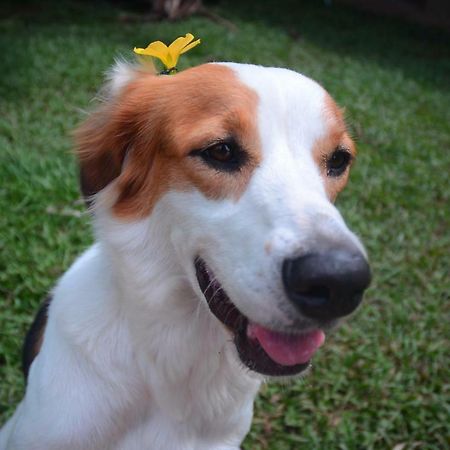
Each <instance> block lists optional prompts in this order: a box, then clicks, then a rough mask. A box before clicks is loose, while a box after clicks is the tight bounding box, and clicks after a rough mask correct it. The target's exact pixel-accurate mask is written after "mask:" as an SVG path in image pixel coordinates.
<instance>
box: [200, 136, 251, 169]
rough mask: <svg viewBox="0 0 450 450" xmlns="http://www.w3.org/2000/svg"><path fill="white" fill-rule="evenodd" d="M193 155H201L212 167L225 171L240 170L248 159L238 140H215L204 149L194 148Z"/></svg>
mask: <svg viewBox="0 0 450 450" xmlns="http://www.w3.org/2000/svg"><path fill="white" fill-rule="evenodd" d="M191 156H199V157H200V158H202V160H203V161H204V162H205V163H206V164H208V166H211V167H212V168H214V169H216V170H220V171H224V172H234V171H237V170H239V169H240V168H241V167H242V165H243V164H244V163H245V161H246V156H247V155H246V153H245V152H244V151H243V150H242V149H241V148H240V147H239V145H238V144H236V142H234V141H232V140H230V141H223V142H215V143H214V144H211V145H209V146H208V147H206V148H203V149H202V150H194V151H192V152H191Z"/></svg>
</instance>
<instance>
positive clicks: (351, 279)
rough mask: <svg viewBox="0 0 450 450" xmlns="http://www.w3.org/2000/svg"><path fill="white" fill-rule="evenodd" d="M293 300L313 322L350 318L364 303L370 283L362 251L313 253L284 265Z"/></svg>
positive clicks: (286, 280)
mask: <svg viewBox="0 0 450 450" xmlns="http://www.w3.org/2000/svg"><path fill="white" fill-rule="evenodd" d="M282 272H283V284H284V287H285V289H286V293H287V295H288V297H289V299H290V300H291V301H292V302H293V303H294V304H295V305H296V306H297V307H298V308H299V309H300V311H301V313H302V314H304V315H305V316H307V317H310V318H312V319H319V320H330V319H335V318H337V317H342V316H346V315H347V314H350V313H351V312H352V311H354V310H355V309H356V308H357V306H358V305H359V304H360V303H361V300H362V295H363V292H364V290H365V289H366V288H367V287H368V286H369V283H370V268H369V264H368V263H367V261H366V259H365V258H364V256H363V255H362V254H361V253H360V252H358V251H356V252H355V251H348V250H341V249H340V250H331V251H327V252H324V253H318V254H315V253H312V254H307V255H305V256H301V257H299V258H296V259H289V260H286V261H284V263H283V268H282Z"/></svg>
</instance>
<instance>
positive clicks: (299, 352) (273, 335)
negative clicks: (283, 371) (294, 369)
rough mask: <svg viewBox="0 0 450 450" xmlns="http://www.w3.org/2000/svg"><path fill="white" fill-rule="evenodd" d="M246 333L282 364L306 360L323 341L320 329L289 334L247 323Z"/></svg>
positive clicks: (301, 362) (287, 364)
mask: <svg viewBox="0 0 450 450" xmlns="http://www.w3.org/2000/svg"><path fill="white" fill-rule="evenodd" d="M247 335H248V337H249V338H250V339H256V340H257V341H258V342H259V344H260V345H261V347H262V348H263V349H264V351H265V352H266V353H267V354H268V355H269V356H270V357H271V358H272V359H273V360H274V361H275V362H276V363H278V364H281V365H283V366H294V365H296V364H303V363H306V362H308V361H309V360H310V359H311V357H312V356H313V354H314V353H315V352H316V350H317V349H318V348H319V347H320V346H321V345H322V344H323V343H324V341H325V333H324V332H323V331H322V330H312V331H309V332H307V333H305V334H297V335H291V334H283V333H279V332H277V331H272V330H268V329H267V328H264V327H261V326H260V325H256V324H254V323H249V324H248V327H247Z"/></svg>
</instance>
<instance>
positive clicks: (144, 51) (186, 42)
mask: <svg viewBox="0 0 450 450" xmlns="http://www.w3.org/2000/svg"><path fill="white" fill-rule="evenodd" d="M193 40H194V36H192V34H191V33H187V34H186V36H184V37H182V36H181V37H179V38H177V39H175V40H174V41H173V42H172V43H171V44H170V45H169V46H168V47H167V45H166V44H164V43H163V42H161V41H156V42H152V43H151V44H149V45H148V46H147V47H146V48H136V47H135V48H134V53H137V54H138V55H144V56H153V57H155V58H158V59H160V60H161V61H162V63H163V64H164V66H165V67H166V69H167V72H168V73H170V72H172V71H176V66H177V63H178V58H179V57H180V55H182V54H183V53H186V52H187V51H189V50H190V49H191V48H194V47H195V46H197V45H198V44H200V39H197V40H196V41H194V42H192V41H193Z"/></svg>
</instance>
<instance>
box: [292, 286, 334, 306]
mask: <svg viewBox="0 0 450 450" xmlns="http://www.w3.org/2000/svg"><path fill="white" fill-rule="evenodd" d="M297 293H298V294H300V295H303V296H304V297H305V299H306V301H309V302H310V303H312V304H316V305H322V304H325V303H326V302H328V300H329V298H330V290H329V289H328V288H327V287H326V286H311V287H310V288H307V289H303V290H299V291H297Z"/></svg>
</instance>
